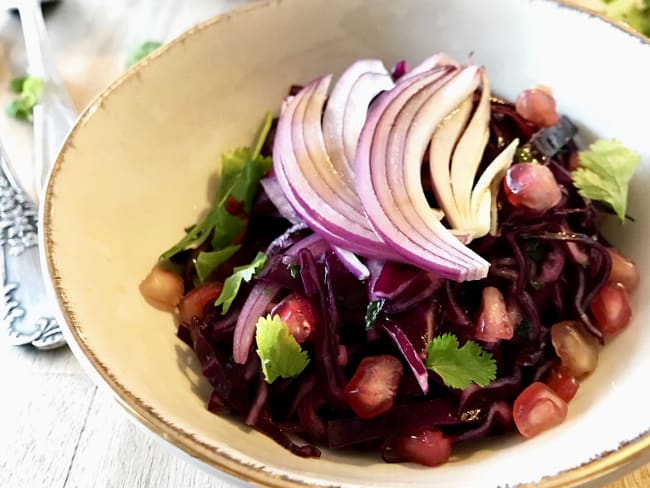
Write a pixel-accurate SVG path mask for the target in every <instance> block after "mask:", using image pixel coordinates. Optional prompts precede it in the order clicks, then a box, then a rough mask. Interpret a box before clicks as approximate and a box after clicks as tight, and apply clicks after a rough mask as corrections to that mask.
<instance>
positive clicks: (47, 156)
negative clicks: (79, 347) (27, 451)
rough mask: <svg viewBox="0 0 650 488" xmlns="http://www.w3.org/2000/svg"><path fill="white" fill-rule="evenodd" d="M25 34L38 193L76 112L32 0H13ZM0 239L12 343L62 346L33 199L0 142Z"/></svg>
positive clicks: (1, 274) (0, 265) (6, 321)
mask: <svg viewBox="0 0 650 488" xmlns="http://www.w3.org/2000/svg"><path fill="white" fill-rule="evenodd" d="M9 4H10V5H9V7H10V8H16V9H18V12H19V14H20V22H21V25H22V29H23V35H24V38H25V50H26V53H27V64H28V72H29V74H30V75H32V76H36V77H38V78H40V79H42V80H43V83H44V90H43V95H42V97H41V99H40V101H39V103H38V104H37V105H36V106H35V107H34V112H33V123H34V146H33V147H34V160H33V168H34V178H35V189H36V194H37V196H38V198H40V196H41V194H42V189H43V185H44V183H45V178H46V177H47V174H48V173H49V169H50V167H51V165H52V163H53V162H54V159H55V157H56V155H57V154H58V152H59V150H60V148H61V145H62V144H63V141H64V140H65V137H66V135H67V133H68V131H69V130H70V127H72V124H73V123H74V121H75V119H76V112H75V110H74V107H73V105H72V102H71V101H70V98H69V97H68V94H67V92H66V90H65V86H64V85H63V82H62V81H61V78H60V77H59V75H58V73H57V70H56V66H55V64H54V57H53V55H52V53H51V52H50V48H49V40H48V36H47V32H46V30H45V22H44V20H43V15H42V12H41V9H40V5H39V2H38V1H37V0H14V1H13V2H9ZM0 154H1V163H0V170H1V171H0V173H1V174H0V244H1V245H2V252H1V253H0V254H1V255H2V258H1V261H0V277H1V278H2V286H3V300H2V304H3V307H4V318H3V320H4V324H5V326H6V328H7V331H8V335H9V340H10V341H11V342H12V343H13V344H16V345H18V344H32V345H33V346H34V347H36V348H38V349H54V348H56V347H60V346H63V345H64V344H65V339H64V338H63V334H62V333H61V330H60V328H59V324H58V323H57V322H56V320H55V319H54V318H53V317H52V312H53V310H54V304H53V303H52V302H50V300H49V298H48V295H47V292H46V288H45V281H44V279H43V274H42V272H41V266H40V260H39V251H38V237H37V220H38V211H37V202H32V201H30V200H29V199H28V198H27V196H26V194H25V192H24V191H23V190H22V189H21V188H20V186H19V185H18V184H17V182H16V180H15V178H14V177H13V175H12V173H11V167H10V165H9V161H8V159H7V156H6V154H5V152H4V150H3V149H2V148H1V145H0Z"/></svg>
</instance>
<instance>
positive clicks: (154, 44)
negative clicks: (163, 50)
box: [126, 41, 162, 68]
mask: <svg viewBox="0 0 650 488" xmlns="http://www.w3.org/2000/svg"><path fill="white" fill-rule="evenodd" d="M160 46H162V43H160V42H158V41H147V42H143V43H142V44H140V45H139V46H138V47H137V48H136V50H135V51H133V52H132V53H131V54H130V55H129V57H128V58H127V60H126V67H127V68H130V67H131V66H133V65H134V64H135V63H137V62H138V61H140V60H141V59H143V58H145V57H147V56H149V55H150V54H151V53H152V52H154V51H155V50H156V49H158V48H159V47H160Z"/></svg>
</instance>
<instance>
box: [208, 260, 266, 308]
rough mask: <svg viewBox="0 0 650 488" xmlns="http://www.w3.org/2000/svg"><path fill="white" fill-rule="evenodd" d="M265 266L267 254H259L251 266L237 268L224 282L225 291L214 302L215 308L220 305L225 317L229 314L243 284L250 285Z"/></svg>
mask: <svg viewBox="0 0 650 488" xmlns="http://www.w3.org/2000/svg"><path fill="white" fill-rule="evenodd" d="M265 264H266V254H264V253H263V252H258V253H257V255H256V256H255V257H254V258H253V260H252V261H251V262H250V264H245V265H244V266H237V267H235V268H234V269H233V272H232V274H231V275H230V276H228V278H226V281H224V282H223V290H221V295H219V298H217V300H216V301H215V302H214V306H215V307H218V306H219V305H223V308H222V309H221V313H222V314H223V315H225V314H227V313H228V310H230V306H231V305H232V302H233V301H234V300H235V297H236V296H237V293H239V288H240V287H241V282H242V281H245V282H247V283H248V282H249V281H250V280H252V279H253V276H255V273H257V272H258V271H259V270H261V269H262V268H263V267H264V265H265Z"/></svg>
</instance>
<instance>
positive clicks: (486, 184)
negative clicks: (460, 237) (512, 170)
mask: <svg viewBox="0 0 650 488" xmlns="http://www.w3.org/2000/svg"><path fill="white" fill-rule="evenodd" d="M518 146H519V139H515V140H513V141H512V142H511V143H510V144H508V146H507V147H506V148H505V149H504V150H503V151H501V152H500V153H499V154H498V155H497V156H496V157H495V158H494V160H493V161H492V162H491V163H490V164H489V165H488V167H487V168H485V170H484V171H483V173H482V174H481V177H480V178H479V180H478V181H477V182H476V185H474V189H473V190H472V195H471V198H470V215H471V216H472V217H471V218H470V220H469V222H468V224H467V226H466V227H467V230H471V231H472V232H473V233H474V235H475V236H477V237H482V236H484V235H485V234H487V233H488V232H489V233H490V234H494V233H495V232H496V226H497V213H498V209H497V196H498V195H499V185H500V184H501V181H503V177H504V176H505V174H506V171H508V168H509V167H510V165H512V161H513V159H514V157H515V152H516V151H517V147H518Z"/></svg>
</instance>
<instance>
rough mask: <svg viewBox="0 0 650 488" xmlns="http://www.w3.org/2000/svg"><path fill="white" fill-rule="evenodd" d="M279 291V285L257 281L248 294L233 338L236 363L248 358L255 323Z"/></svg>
mask: <svg viewBox="0 0 650 488" xmlns="http://www.w3.org/2000/svg"><path fill="white" fill-rule="evenodd" d="M279 291H280V286H279V285H274V284H271V283H257V284H255V286H253V289H252V290H251V291H250V293H249V294H248V298H247V299H246V302H245V303H244V306H243V308H242V310H241V313H240V314H239V318H238V319H237V324H236V325H235V332H234V336H233V340H232V358H233V360H234V361H235V362H236V363H239V364H244V363H245V362H246V360H247V359H248V351H249V350H250V348H251V345H252V344H253V337H254V336H255V325H256V324H257V321H258V319H259V318H260V317H261V316H262V315H264V312H266V309H267V308H268V306H269V305H270V304H271V302H272V301H273V298H275V295H277V294H278V292H279Z"/></svg>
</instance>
